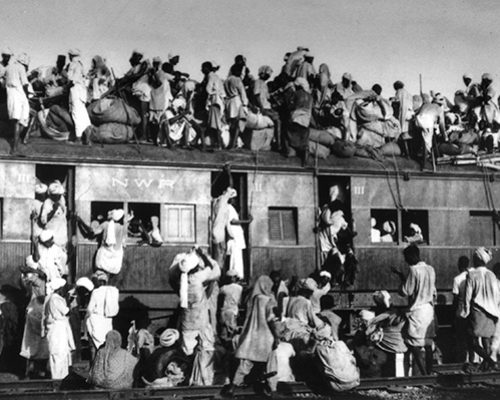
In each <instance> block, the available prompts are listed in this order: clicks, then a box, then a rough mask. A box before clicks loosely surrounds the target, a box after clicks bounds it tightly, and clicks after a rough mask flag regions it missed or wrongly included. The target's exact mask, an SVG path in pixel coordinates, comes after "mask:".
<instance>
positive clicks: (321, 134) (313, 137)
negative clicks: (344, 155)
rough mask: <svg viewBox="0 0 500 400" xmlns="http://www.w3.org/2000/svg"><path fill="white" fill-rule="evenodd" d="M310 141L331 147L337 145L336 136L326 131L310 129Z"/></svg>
mask: <svg viewBox="0 0 500 400" xmlns="http://www.w3.org/2000/svg"><path fill="white" fill-rule="evenodd" d="M309 141H311V142H316V143H319V144H322V145H323V146H327V147H330V146H332V145H333V144H334V143H335V136H334V135H333V134H332V133H330V132H328V131H326V130H319V129H314V128H310V129H309Z"/></svg>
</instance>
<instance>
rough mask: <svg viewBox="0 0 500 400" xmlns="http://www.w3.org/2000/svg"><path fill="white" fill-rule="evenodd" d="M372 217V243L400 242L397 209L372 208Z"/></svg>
mask: <svg viewBox="0 0 500 400" xmlns="http://www.w3.org/2000/svg"><path fill="white" fill-rule="evenodd" d="M370 217H371V242H372V243H398V241H399V240H398V238H399V235H398V212H397V210H388V209H372V210H371V211H370Z"/></svg>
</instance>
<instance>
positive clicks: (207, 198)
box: [0, 139, 500, 325]
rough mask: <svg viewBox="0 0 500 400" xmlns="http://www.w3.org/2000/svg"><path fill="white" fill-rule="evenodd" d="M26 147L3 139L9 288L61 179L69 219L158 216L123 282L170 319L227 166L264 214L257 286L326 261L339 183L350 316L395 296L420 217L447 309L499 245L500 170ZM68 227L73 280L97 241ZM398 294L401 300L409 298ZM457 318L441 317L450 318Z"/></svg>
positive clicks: (252, 270) (88, 264) (252, 238)
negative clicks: (41, 210)
mask: <svg viewBox="0 0 500 400" xmlns="http://www.w3.org/2000/svg"><path fill="white" fill-rule="evenodd" d="M24 154H25V157H20V158H13V157H10V156H8V146H7V144H6V143H5V142H2V143H1V144H0V177H1V179H0V202H1V218H2V223H1V241H0V257H1V260H2V262H1V263H0V268H1V276H2V284H12V285H17V284H18V282H19V273H18V266H19V265H21V264H22V263H23V262H24V259H25V257H26V256H27V255H28V254H29V253H30V219H29V212H30V211H29V210H30V206H31V202H32V200H33V198H34V186H35V182H36V180H37V179H38V180H41V181H43V182H50V181H51V180H53V179H59V180H61V182H63V183H64V185H65V187H66V200H67V204H68V214H72V213H77V214H78V215H79V216H81V217H82V219H83V220H85V221H87V222H90V221H91V220H92V219H96V218H97V217H98V215H105V212H106V211H107V210H108V209H111V208H116V207H123V208H124V209H125V210H126V211H133V212H134V215H135V216H138V217H139V218H141V219H142V220H143V221H149V219H150V217H151V216H153V215H155V216H158V217H159V221H160V231H161V234H162V236H163V239H164V243H163V245H162V246H161V247H156V248H154V247H151V246H144V245H141V244H140V243H139V241H138V239H137V238H135V237H129V238H128V239H127V246H126V249H125V258H124V264H123V268H122V271H121V273H120V274H119V275H118V276H117V277H115V284H116V285H117V286H118V287H119V289H120V292H121V296H122V298H129V300H130V299H132V297H133V298H135V299H134V300H136V301H137V302H136V303H133V302H132V303H131V304H142V305H144V306H146V307H148V308H149V310H150V312H151V315H152V316H153V317H154V316H161V315H169V314H170V313H172V312H173V310H174V309H175V308H176V306H177V302H178V298H177V296H176V295H175V294H174V293H173V292H172V290H171V289H170V287H169V284H168V268H169V266H170V263H171V260H172V259H173V257H174V256H175V254H177V253H178V252H181V251H184V250H186V249H189V248H190V247H191V246H193V245H194V244H200V245H201V246H204V247H206V248H208V247H209V243H210V223H211V202H212V198H213V196H217V195H218V194H219V193H220V192H221V191H222V190H223V189H224V188H225V187H226V186H227V181H226V177H225V176H224V174H223V173H222V167H223V165H225V164H227V163H229V164H230V165H231V170H232V176H233V180H234V186H235V187H236V189H237V191H238V206H239V212H240V215H241V216H242V217H248V215H250V214H251V215H252V216H253V222H252V223H251V224H250V225H249V226H248V228H246V232H245V234H246V236H247V242H248V248H247V249H246V250H245V254H244V255H245V268H246V271H245V272H246V277H247V281H248V282H251V281H252V279H253V278H254V277H256V276H259V275H261V274H265V273H269V272H270V271H271V270H273V269H281V270H282V271H283V273H284V275H285V276H287V277H291V276H293V275H297V276H299V277H304V276H307V275H308V274H309V273H311V272H312V271H314V270H315V268H317V267H318V265H319V260H318V258H319V257H318V255H319V251H318V248H317V242H318V241H317V237H316V235H315V233H314V231H315V229H314V228H315V226H316V221H317V217H318V208H319V206H320V205H322V204H325V203H326V202H327V199H328V191H329V188H330V187H331V186H332V185H338V186H339V187H340V188H341V191H340V195H341V196H342V200H343V201H344V204H345V205H346V206H347V208H348V210H349V212H350V215H349V216H348V217H349V218H352V221H353V224H354V226H355V230H356V232H357V236H356V237H355V238H354V246H355V251H356V255H357V258H358V260H359V273H358V274H357V277H356V282H355V284H354V285H353V286H352V287H349V288H348V289H347V290H346V291H340V290H339V289H338V288H335V289H334V290H333V292H334V293H333V295H334V297H335V298H336V303H337V307H338V308H339V309H344V310H345V311H346V312H347V311H348V310H353V309H359V308H361V307H366V306H368V305H371V302H372V300H371V293H372V292H373V291H374V290H375V289H380V288H385V289H388V290H390V291H391V292H392V293H393V294H394V295H396V292H397V287H398V283H399V282H398V279H397V277H395V276H394V275H393V274H391V272H390V267H391V266H396V267H398V266H403V265H404V261H403V258H402V249H403V248H404V247H405V246H406V245H407V243H406V242H405V236H406V235H407V233H406V230H407V228H408V226H409V224H410V223H417V224H419V226H420V227H421V229H422V234H423V237H424V243H422V244H421V245H420V247H421V251H422V254H423V258H424V259H425V260H426V261H427V262H428V263H429V264H431V265H433V266H434V268H435V270H436V274H437V288H438V292H439V294H440V297H439V299H438V303H439V304H441V307H442V309H443V310H447V309H449V307H450V305H451V300H452V299H451V293H450V290H451V285H452V281H453V277H454V276H455V275H456V274H457V270H456V263H457V259H458V257H459V256H460V255H463V254H465V255H469V256H470V255H471V252H472V250H473V249H474V248H475V247H476V246H479V245H484V246H487V247H490V248H495V247H496V246H498V245H499V243H498V242H499V241H500V236H499V230H498V226H497V225H496V223H495V219H494V212H493V210H494V207H495V204H494V203H495V199H496V198H497V197H498V195H499V194H500V185H498V183H497V182H496V179H497V178H498V177H497V176H495V175H494V174H486V173H485V172H484V171H482V170H480V169H478V168H477V167H475V166H473V167H471V166H460V167H459V166H441V167H439V168H438V171H437V172H434V173H433V172H420V170H419V169H418V166H417V164H416V163H414V162H413V161H410V160H406V159H399V158H398V160H397V161H396V159H388V160H386V161H385V162H384V163H380V162H377V161H373V160H369V159H361V158H351V159H337V158H334V157H330V158H328V159H327V160H319V161H318V160H316V161H314V165H313V166H311V167H309V168H302V167H300V166H299V161H298V160H296V159H285V158H282V157H281V156H279V155H276V154H274V153H269V152H262V153H251V152H249V151H244V150H242V151H235V152H216V153H204V152H199V151H196V150H195V151H187V150H175V151H171V150H165V149H159V148H155V147H152V146H141V147H140V148H139V147H134V146H130V145H128V146H126V145H124V146H121V145H115V146H107V147H100V146H93V147H81V146H71V145H68V144H62V143H56V142H48V141H45V140H42V139H34V140H33V141H32V143H30V144H29V145H28V146H26V148H25V151H24ZM372 218H374V219H375V220H376V221H377V225H376V228H378V227H380V226H381V224H382V222H383V221H386V220H391V221H393V222H394V223H395V228H396V229H395V231H396V232H395V235H394V241H393V242H391V243H372V241H371V228H372V226H371V219H372ZM68 226H69V232H70V233H71V236H72V240H71V241H70V242H71V243H70V246H69V249H68V251H69V255H70V259H71V260H72V268H71V279H72V280H74V279H75V278H77V277H79V276H82V275H88V274H89V273H90V272H91V269H92V263H93V257H94V254H95V251H96V246H97V245H96V243H95V241H90V240H87V239H85V238H84V237H83V236H82V235H81V233H80V232H78V230H77V229H76V226H75V224H74V222H72V220H71V219H69V222H68ZM132 236H133V235H132ZM395 299H396V302H397V303H400V304H402V303H401V302H402V301H403V299H401V298H398V297H397V295H396V296H395ZM132 307H133V306H132ZM445 314H446V313H445ZM445 314H443V315H445ZM449 314H450V313H448V316H447V317H445V318H442V321H440V323H442V324H444V325H446V320H450V315H449ZM443 321H445V322H443Z"/></svg>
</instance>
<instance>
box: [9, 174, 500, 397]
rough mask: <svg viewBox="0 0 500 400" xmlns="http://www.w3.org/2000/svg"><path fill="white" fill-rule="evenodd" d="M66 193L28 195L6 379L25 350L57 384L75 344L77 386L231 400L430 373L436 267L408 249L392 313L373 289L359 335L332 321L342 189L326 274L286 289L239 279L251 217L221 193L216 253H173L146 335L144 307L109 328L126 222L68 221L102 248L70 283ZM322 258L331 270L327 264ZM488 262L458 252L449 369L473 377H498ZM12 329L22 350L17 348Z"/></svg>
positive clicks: (495, 309) (341, 264)
mask: <svg viewBox="0 0 500 400" xmlns="http://www.w3.org/2000/svg"><path fill="white" fill-rule="evenodd" d="M64 192H65V191H64V186H63V185H62V184H61V182H59V181H53V182H51V183H50V184H49V185H44V184H43V183H41V182H40V183H38V184H37V186H36V194H37V198H36V199H35V200H34V203H33V207H32V210H31V221H32V249H33V251H32V254H30V255H29V256H28V257H27V258H26V263H25V265H23V266H22V267H20V272H21V275H20V276H21V282H22V286H23V288H24V290H25V293H26V296H27V300H28V301H27V306H26V310H25V315H24V318H20V316H19V313H18V311H17V309H16V306H15V302H14V300H13V299H12V298H11V293H10V292H9V291H7V290H6V289H5V288H4V287H3V288H2V290H0V292H1V295H0V311H1V313H0V365H1V369H2V370H3V371H5V370H8V369H9V367H11V366H13V365H14V364H15V363H14V360H15V359H16V357H17V356H18V355H19V354H20V355H21V356H22V357H23V358H24V359H26V360H27V365H26V369H25V372H24V374H25V376H26V377H31V378H35V377H48V376H50V377H51V378H52V379H66V378H67V377H68V376H69V375H70V373H71V365H72V361H73V360H81V358H82V355H83V352H84V351H85V349H84V347H85V346H83V343H88V345H89V354H88V357H87V358H88V359H90V371H89V374H88V378H87V379H86V381H85V382H83V381H82V382H80V383H79V385H80V386H79V387H86V388H91V387H95V388H108V389H118V388H130V387H135V386H151V387H174V386H180V385H211V384H226V386H225V389H224V393H225V394H227V395H231V394H232V393H234V390H235V388H236V387H238V386H241V385H244V384H254V385H255V387H256V388H257V389H258V390H261V391H262V393H268V392H269V390H276V388H277V385H278V382H293V381H304V382H306V383H307V384H308V385H310V387H311V388H313V389H314V390H318V391H331V390H334V391H343V390H349V389H351V388H353V387H355V386H357V385H358V384H359V380H360V378H362V377H374V376H404V375H408V374H411V375H419V374H429V373H431V371H432V364H433V358H434V354H435V353H436V351H437V350H436V344H435V337H436V331H437V323H436V317H435V312H434V304H435V301H436V286H435V271H434V268H433V267H431V266H430V265H428V264H426V263H425V262H424V261H422V260H421V258H420V251H419V248H418V247H417V245H416V244H415V243H411V244H410V245H409V246H408V247H406V248H405V249H404V252H403V254H404V259H405V261H406V263H407V264H408V265H409V270H408V271H407V272H405V273H403V272H402V270H400V269H396V268H393V272H394V273H395V274H396V275H397V276H398V277H399V278H400V281H401V284H400V287H399V293H400V295H402V296H404V297H406V298H407V306H406V307H404V308H401V307H394V306H393V304H392V300H391V296H390V294H389V293H388V292H387V291H386V290H380V291H376V292H375V293H374V294H373V301H374V303H373V307H372V308H371V309H367V310H362V311H361V312H359V316H358V318H357V319H356V321H357V324H355V325H356V326H354V335H352V334H349V332H350V329H346V325H347V324H348V321H347V320H345V319H344V320H343V319H342V318H341V317H340V316H339V315H337V313H336V312H335V302H334V298H333V297H332V296H331V294H329V292H330V290H331V288H332V287H333V286H335V285H337V284H339V285H340V286H341V287H342V285H345V284H349V282H348V281H349V280H350V279H353V277H352V276H351V274H352V271H351V272H349V271H350V270H352V269H353V268H354V269H355V266H352V265H351V266H349V264H350V263H351V264H355V263H356V262H355V257H354V252H353V251H352V248H350V247H349V244H348V242H349V240H351V239H352V236H353V234H352V232H351V231H350V230H349V229H348V226H349V224H348V223H347V222H346V220H345V219H344V213H343V211H342V209H343V206H342V202H341V201H340V200H339V188H338V187H337V186H333V187H332V188H331V189H330V200H331V202H330V203H329V204H327V205H325V206H324V207H323V208H322V210H321V215H322V217H321V219H322V223H321V224H320V226H319V227H318V229H319V236H320V244H321V253H322V254H321V255H322V261H323V264H322V267H321V269H320V270H319V271H316V272H314V273H312V274H311V275H310V276H308V277H306V278H302V279H296V278H294V279H291V280H290V281H287V280H285V279H284V277H283V276H282V272H281V271H280V270H273V271H272V272H271V273H270V274H269V275H260V276H259V277H256V279H252V277H248V276H245V270H244V265H243V264H244V263H243V256H242V250H243V249H244V248H245V239H244V234H243V225H245V224H248V223H251V221H252V218H251V216H250V218H249V219H248V220H243V219H240V218H239V215H238V212H237V211H236V209H235V207H234V206H233V202H234V199H235V198H236V196H237V192H236V190H234V189H233V188H232V187H228V188H227V189H226V190H225V191H224V192H223V193H222V194H221V195H220V196H219V197H218V198H216V199H215V201H214V220H213V224H212V235H211V237H212V248H211V251H210V253H211V255H209V254H207V252H206V251H205V250H203V249H201V248H200V247H198V246H195V247H193V248H192V249H191V250H190V251H187V252H185V253H180V254H177V255H176V256H175V258H174V259H173V261H172V263H171V266H170V268H169V269H168V280H169V283H170V287H171V288H172V289H173V290H174V291H175V293H177V294H178V297H179V304H178V309H177V311H176V312H175V314H173V315H172V316H171V317H170V318H169V320H168V323H167V324H166V327H165V326H164V327H163V328H161V329H160V330H155V331H153V330H152V328H151V327H152V325H151V321H150V319H149V317H148V313H147V311H144V312H143V313H139V314H137V315H136V316H135V318H134V320H133V323H132V325H131V326H130V329H128V331H125V332H124V331H123V329H122V330H121V332H119V331H118V330H117V328H118V327H117V324H116V319H115V318H116V316H117V315H118V314H119V312H120V302H119V289H118V288H117V287H115V286H114V282H116V281H117V279H116V278H117V276H119V274H120V272H121V268H122V263H123V245H124V241H125V238H126V237H127V231H128V227H127V225H128V223H129V222H131V221H132V220H133V219H134V216H133V215H125V212H124V210H123V209H113V210H109V212H108V213H107V215H106V217H105V218H103V216H102V215H100V216H97V217H96V218H95V220H94V221H92V223H91V224H90V225H87V224H86V223H85V222H84V221H83V220H82V219H81V218H80V217H78V216H77V215H74V216H72V218H74V220H75V222H76V223H77V225H78V227H79V229H80V230H81V232H82V234H84V235H85V236H86V237H89V238H95V239H96V240H97V241H98V248H97V251H96V255H95V261H94V265H93V273H92V275H90V276H80V277H74V278H76V279H75V280H74V283H72V282H71V279H70V274H69V270H70V268H69V267H68V265H71V258H72V255H71V254H68V249H69V248H70V246H68V232H67V218H68V217H70V216H68V215H67V208H66V205H65V198H64ZM153 231H154V232H155V235H150V240H152V237H153V236H154V237H156V238H158V237H159V240H161V236H160V233H159V231H158V228H156V229H153V230H152V231H151V232H150V233H152V232H153ZM343 236H346V237H347V239H342V237H343ZM342 240H344V241H345V243H343V241H342ZM150 244H152V242H150ZM330 258H333V259H334V260H335V261H333V262H332V261H331V263H329V262H328V260H329V259H330ZM349 259H351V261H349ZM352 259H354V260H352ZM491 259H492V255H491V253H490V252H489V251H488V250H487V249H485V248H483V247H481V248H478V249H476V250H475V252H474V255H473V260H472V266H469V260H468V258H467V257H465V256H462V257H461V258H460V259H459V270H460V274H459V275H458V276H457V277H456V278H455V280H454V282H453V294H454V295H455V306H456V321H455V331H456V335H457V349H458V351H457V352H456V355H457V361H461V362H465V361H468V364H467V369H469V370H474V369H481V370H490V369H493V368H496V362H497V354H498V351H499V347H500V323H499V316H500V310H499V304H500V283H499V282H500V281H499V280H498V278H497V276H500V264H496V265H495V267H494V268H493V270H494V272H492V271H490V270H489V269H488V268H487V267H486V265H489V264H490V263H491ZM332 265H335V266H336V267H335V268H332ZM245 280H246V281H247V282H249V283H250V285H249V286H247V285H245V284H244V283H243V282H244V281H245ZM21 320H24V326H23V327H22V326H19V321H21ZM20 330H22V342H21V343H17V342H16V340H17V332H19V331H20ZM123 346H125V347H126V348H123ZM478 358H479V359H480V360H481V364H478V366H477V365H476V364H475V362H476V361H477V360H478ZM47 367H48V368H47Z"/></svg>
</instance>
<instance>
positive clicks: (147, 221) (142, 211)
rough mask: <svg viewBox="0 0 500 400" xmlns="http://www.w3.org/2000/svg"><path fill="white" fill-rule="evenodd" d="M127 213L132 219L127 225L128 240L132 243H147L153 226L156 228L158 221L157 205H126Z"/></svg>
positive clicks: (158, 209)
mask: <svg viewBox="0 0 500 400" xmlns="http://www.w3.org/2000/svg"><path fill="white" fill-rule="evenodd" d="M128 213H129V214H130V215H133V218H132V219H131V220H130V221H129V223H128V232H127V234H128V238H129V240H131V241H132V242H133V243H148V242H149V236H148V234H149V232H151V231H152V230H153V224H155V225H156V227H158V221H159V219H160V204H159V203H128ZM153 217H156V218H153Z"/></svg>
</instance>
